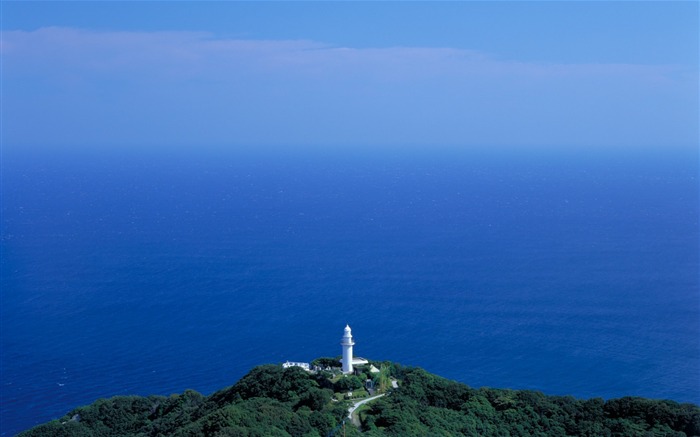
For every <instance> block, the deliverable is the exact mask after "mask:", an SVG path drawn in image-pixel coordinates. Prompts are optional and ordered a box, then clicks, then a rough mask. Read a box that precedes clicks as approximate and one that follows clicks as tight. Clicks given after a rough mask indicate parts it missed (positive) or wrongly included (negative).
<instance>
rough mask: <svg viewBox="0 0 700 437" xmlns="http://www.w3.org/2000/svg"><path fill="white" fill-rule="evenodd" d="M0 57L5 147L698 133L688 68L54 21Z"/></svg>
mask: <svg viewBox="0 0 700 437" xmlns="http://www.w3.org/2000/svg"><path fill="white" fill-rule="evenodd" d="M0 50H1V51H2V57H3V62H4V72H3V73H4V81H5V85H6V86H5V89H6V90H8V89H9V90H11V91H9V92H6V96H5V97H6V98H5V100H6V105H5V108H6V112H8V114H9V115H7V116H6V117H5V118H6V119H8V118H9V119H10V120H12V121H13V122H14V123H12V124H11V127H10V128H9V129H6V131H7V132H6V133H7V134H6V135H5V138H6V139H9V140H14V139H17V140H26V139H27V138H30V137H31V136H32V135H38V134H36V133H35V127H33V126H31V125H30V124H29V123H28V122H27V120H33V122H34V123H39V122H42V119H46V120H49V121H46V122H45V123H43V125H44V126H47V128H46V129H47V130H49V131H50V130H51V129H50V126H51V123H53V125H54V126H55V129H54V130H55V132H54V133H53V138H62V137H65V136H66V135H68V136H70V137H71V138H72V139H71V141H79V140H80V133H81V132H82V133H86V132H87V131H88V130H89V129H87V128H86V127H85V126H84V124H80V125H79V123H84V120H86V119H89V120H91V122H92V123H93V126H92V130H93V134H92V136H90V135H88V136H87V137H90V139H88V140H89V141H96V140H95V138H98V137H99V134H101V133H102V132H104V131H105V130H107V131H110V132H114V135H121V136H122V137H123V141H135V136H136V135H140V136H141V137H142V138H149V141H157V140H159V139H162V140H169V139H172V138H178V139H179V140H181V141H194V139H195V138H202V136H207V135H209V136H210V138H209V140H210V141H223V140H224V139H231V141H241V142H251V141H260V142H268V143H279V142H283V141H291V142H295V143H299V142H306V141H310V142H315V143H323V142H329V141H339V142H348V143H350V142H353V141H375V142H388V141H394V142H410V141H413V142H416V141H418V142H431V141H432V142H435V141H437V142H445V143H469V142H472V143H488V142H493V143H515V142H525V143H545V142H548V143H557V142H564V141H566V140H568V141H571V140H572V138H575V139H576V140H577V141H580V142H599V143H602V142H605V141H607V142H611V143H620V142H634V141H657V142H658V141H662V140H669V141H673V142H681V143H682V142H688V141H690V140H689V138H690V137H692V135H694V133H695V131H694V129H695V127H696V124H697V123H696V122H693V121H692V120H693V119H694V117H695V116H696V115H697V101H696V100H697V99H695V98H694V97H692V96H695V95H696V94H697V83H696V77H697V71H695V70H692V71H691V70H688V69H687V68H685V67H680V66H673V65H633V64H556V63H532V62H521V61H518V60H517V59H499V58H498V57H496V56H494V55H489V54H485V53H479V52H475V51H469V50H463V49H453V48H440V47H437V48H431V47H387V48H351V47H336V46H332V45H329V44H324V43H321V42H316V41H304V40H291V41H274V40H270V41H265V40H237V39H225V38H217V37H216V36H215V35H213V34H211V33H207V32H125V31H91V30H83V29H71V28H56V27H52V28H43V29H39V30H36V31H31V32H27V31H5V32H3V33H2V46H1V48H0ZM42 111H43V112H42ZM57 112H58V113H60V114H58V115H57ZM61 112H62V113H61ZM621 114H624V116H622V115H621ZM58 119H61V120H62V121H61V122H59V121H56V120H58ZM145 120H147V121H145ZM266 125H274V126H275V129H267V128H266V127H265V126H266ZM6 126H8V124H6ZM71 126H72V128H71ZM100 126H103V128H100ZM104 126H106V127H104ZM193 126H196V128H194V127H193ZM22 127H23V130H22ZM81 129H83V130H82V131H81ZM166 130H167V131H168V132H171V134H170V135H171V138H168V137H167V134H165V135H164V134H163V132H164V131H166ZM125 132H133V134H132V135H133V136H134V138H132V139H131V140H129V138H127V135H128V133H125ZM87 137H86V138H87ZM36 141H38V140H36ZM86 141H87V140H86Z"/></svg>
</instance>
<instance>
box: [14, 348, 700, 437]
mask: <svg viewBox="0 0 700 437" xmlns="http://www.w3.org/2000/svg"><path fill="white" fill-rule="evenodd" d="M334 363H335V360H334V359H331V358H328V359H318V360H316V361H315V364H317V365H319V368H322V369H324V370H318V371H316V372H308V371H305V370H303V369H301V368H299V367H289V368H283V367H282V366H280V365H272V364H268V365H262V366H258V367H256V368H254V369H253V370H251V371H250V373H248V374H247V375H246V376H244V377H243V378H241V379H240V380H239V381H238V382H237V383H235V384H234V385H233V386H230V387H227V388H224V389H222V390H219V391H217V392H215V393H213V394H211V395H209V396H204V395H202V394H200V393H197V392H196V391H192V390H186V391H185V392H184V393H182V394H175V395H171V396H169V397H165V396H148V397H141V396H118V397H113V398H110V399H100V400H97V401H96V402H94V403H93V404H90V405H87V406H84V407H79V408H76V409H74V410H72V411H70V412H69V413H68V414H66V415H65V416H64V417H62V418H60V419H57V420H53V421H51V422H48V423H46V424H43V425H39V426H37V427H35V428H32V429H30V430H28V431H25V432H23V433H21V434H20V435H21V436H23V437H29V436H42V437H45V436H196V435H208V436H246V437H254V436H255V437H257V436H260V437H263V436H280V437H282V436H305V437H323V436H332V435H333V436H342V435H346V436H359V435H362V436H463V435H464V436H596V437H598V436H678V437H680V436H700V407H698V406H697V405H694V404H687V403H686V404H680V403H677V402H674V401H670V400H651V399H644V398H637V397H624V398H619V399H610V400H603V399H600V398H594V399H586V400H583V399H576V398H574V397H571V396H547V395H544V394H542V393H540V392H536V391H529V390H508V389H495V388H479V389H474V388H471V387H469V386H467V385H465V384H462V383H459V382H455V381H451V380H447V379H445V378H442V377H439V376H437V375H433V374H431V373H428V372H426V371H425V370H423V369H421V368H418V367H407V366H402V365H399V364H396V363H391V362H377V361H374V362H371V363H370V364H372V365H373V366H374V367H375V369H373V370H374V372H370V371H369V368H366V369H359V371H358V372H356V374H355V375H348V376H344V375H342V374H340V373H339V372H338V370H337V369H334V368H333V366H332V364H334ZM377 370H378V371H377ZM392 381H395V382H396V383H395V384H392V383H391V382H392ZM395 386H398V388H395ZM368 389H369V390H368ZM369 392H371V393H372V394H375V395H376V394H378V393H384V394H385V396H383V397H381V398H377V399H374V400H372V401H371V402H368V403H367V404H366V405H363V406H362V407H361V408H359V409H358V411H359V412H358V413H356V414H357V417H356V418H355V425H353V424H352V421H350V420H349V419H348V408H349V407H350V406H351V405H352V404H353V402H356V401H357V400H358V399H362V398H365V397H367V396H369V395H370V393H369ZM358 424H359V426H358Z"/></svg>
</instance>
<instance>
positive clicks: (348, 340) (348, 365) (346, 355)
mask: <svg viewBox="0 0 700 437" xmlns="http://www.w3.org/2000/svg"><path fill="white" fill-rule="evenodd" d="M354 344H355V342H354V341H353V339H352V330H351V329H350V325H345V332H344V333H343V338H342V339H340V345H341V346H343V373H352V346H353V345H354Z"/></svg>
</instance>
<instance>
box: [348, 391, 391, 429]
mask: <svg viewBox="0 0 700 437" xmlns="http://www.w3.org/2000/svg"><path fill="white" fill-rule="evenodd" d="M385 394H386V393H382V394H380V395H377V396H372V397H370V398H365V399H362V400H361V401H357V402H355V403H354V404H352V406H351V407H350V408H348V417H349V418H350V420H352V424H353V425H355V426H360V418H359V417H357V416H353V415H352V413H354V412H355V410H357V409H358V408H360V407H361V406H363V405H364V404H366V403H367V402H370V401H373V400H375V399H378V398H381V397H382V396H384V395H385Z"/></svg>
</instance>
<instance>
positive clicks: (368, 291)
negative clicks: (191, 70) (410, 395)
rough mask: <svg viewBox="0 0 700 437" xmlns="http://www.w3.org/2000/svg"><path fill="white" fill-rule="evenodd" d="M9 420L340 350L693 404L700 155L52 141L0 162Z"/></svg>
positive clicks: (459, 372) (463, 377)
mask: <svg viewBox="0 0 700 437" xmlns="http://www.w3.org/2000/svg"><path fill="white" fill-rule="evenodd" d="M1 194H2V260H1V269H2V270H1V272H2V284H1V285H2V290H1V292H2V306H1V309H0V311H1V313H0V317H1V328H2V331H1V335H2V361H1V366H2V367H1V370H2V381H1V384H2V386H1V387H0V389H1V390H2V392H1V394H2V398H1V407H2V408H1V410H2V416H1V418H0V420H1V422H0V423H1V426H2V435H13V434H15V433H16V432H18V431H20V430H23V429H26V428H28V427H31V426H33V425H35V424H38V423H41V422H44V421H47V420H49V419H53V418H57V417H60V416H62V415H63V414H65V413H66V412H68V411H69V410H70V409H72V408H74V407H76V406H79V405H84V404H87V403H90V402H92V401H94V400H95V399H97V398H99V397H108V396H114V395H127V394H140V395H147V394H162V395H168V394H171V393H176V392H182V391H183V390H185V389H187V388H192V389H195V390H197V391H200V392H202V393H205V394H208V393H211V392H212V391H214V390H216V389H219V388H223V387H225V386H228V385H230V384H233V383H234V382H235V381H236V380H237V379H238V378H240V377H241V376H242V375H244V374H245V373H246V372H247V371H248V370H249V369H250V368H251V367H253V366H255V365H257V364H262V363H279V362H283V361H285V360H294V361H310V360H312V359H313V358H316V357H319V356H335V355H339V354H340V352H341V350H340V345H339V341H340V337H341V335H342V330H343V327H344V326H345V324H346V323H349V324H350V325H351V326H352V328H353V334H354V335H355V339H356V342H357V344H356V346H355V352H356V354H357V355H360V356H364V357H367V358H371V359H387V360H393V361H397V362H400V363H402V364H406V365H415V366H420V367H423V368H425V369H427V370H428V371H431V372H435V373H438V374H440V375H442V376H445V377H447V378H450V379H456V380H459V381H462V382H465V383H467V384H469V385H471V386H473V387H480V386H493V387H509V388H519V389H536V390H541V391H543V392H545V393H547V394H557V395H567V394H571V395H575V396H577V397H598V396H600V397H605V398H609V397H619V396H623V395H638V396H646V397H651V398H669V399H674V400H677V401H681V402H694V403H700V334H699V332H700V291H699V286H698V282H699V274H698V266H699V257H698V244H699V241H700V235H699V233H698V215H699V207H698V202H699V200H698V160H697V155H693V154H688V155H686V156H683V155H682V154H674V155H671V156H667V155H663V154H661V153H651V152H646V153H641V152H638V153H635V154H625V153H622V152H616V153H585V152H577V153H573V152H571V153H569V154H559V155H557V154H554V153H552V152H549V153H544V152H542V153H539V154H535V153H532V154H527V153H519V154H515V153H510V154H498V153H481V154H479V153H471V154H461V155H460V154H456V153H450V152H441V153H434V154H428V153H420V152H413V153H410V154H401V153H399V152H398V151H396V152H395V153H390V152H388V151H385V152H382V153H372V152H369V151H365V152H358V153H340V152H339V153H335V154H329V153H325V154H324V153H321V152H304V153H297V154H293V153H286V154H285V153H283V154H272V153H250V152H248V153H229V154H224V153H216V152H206V153H204V152H202V153H196V152H188V153H185V152H181V153H176V154H166V153H165V152H161V153H157V152H150V153H146V152H144V153H117V152H109V153H107V152H103V153H100V154H94V153H93V154H90V153H78V152H72V153H62V154H59V153H49V152H45V153H40V154H34V155H32V156H30V155H29V154H21V153H14V152H5V153H4V156H3V163H2V192H1Z"/></svg>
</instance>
